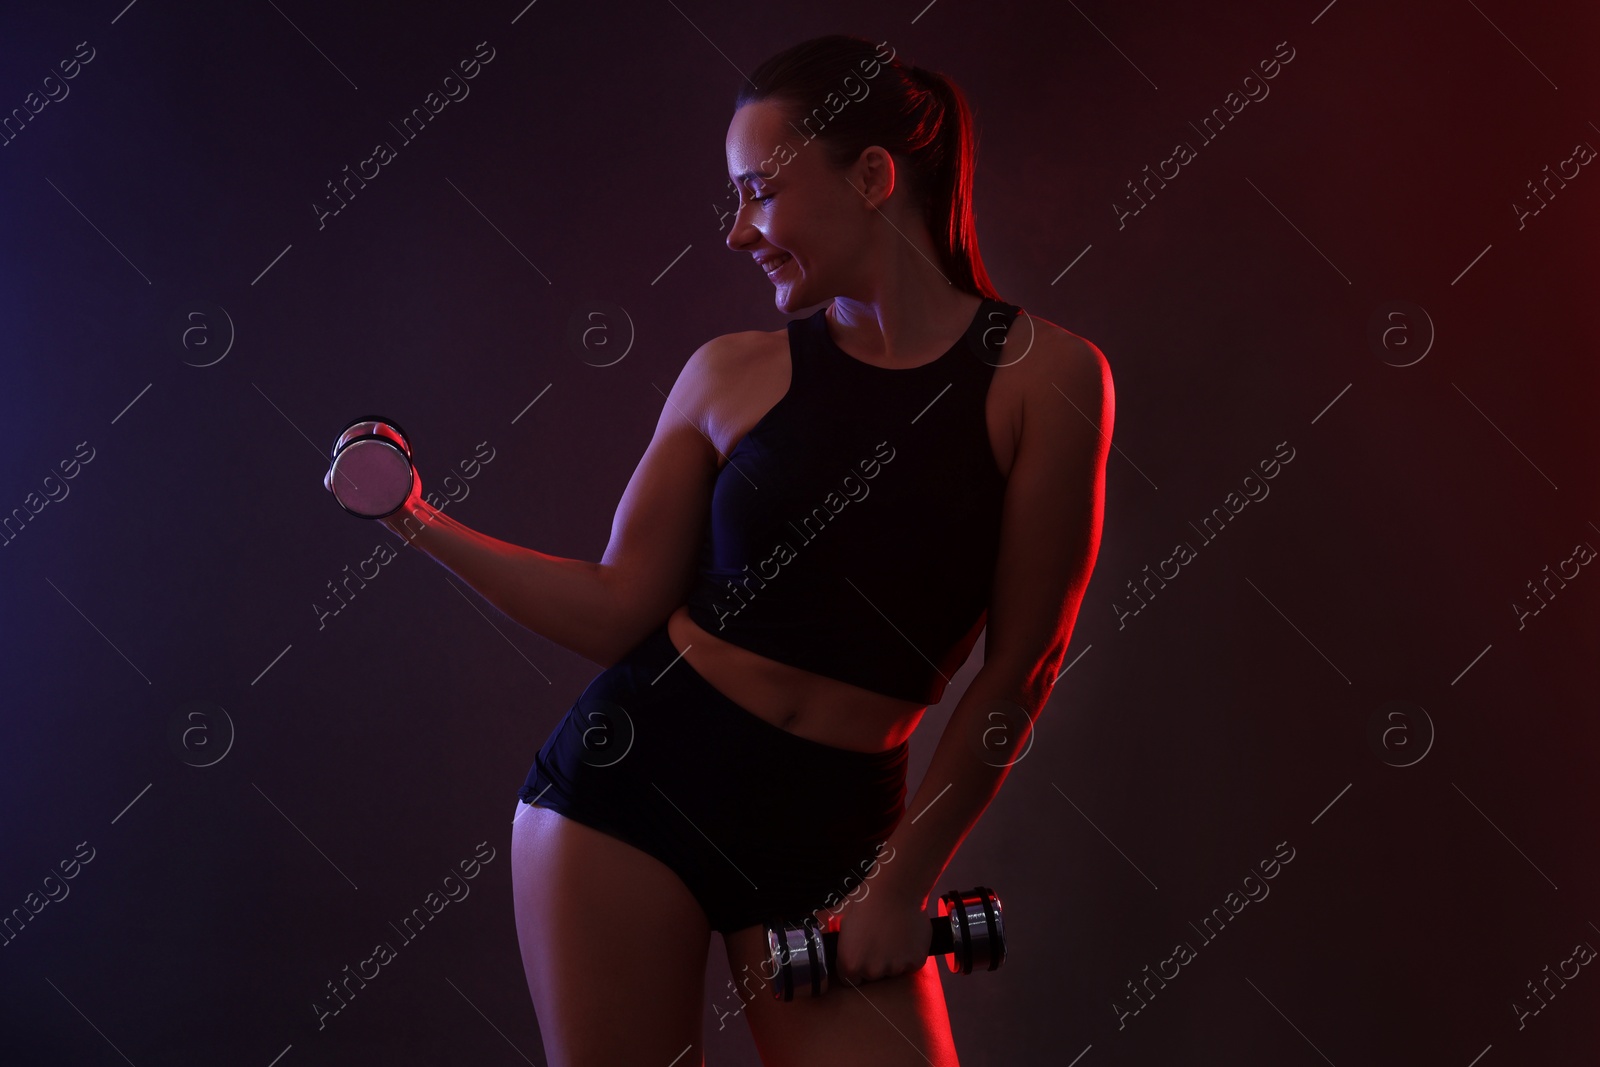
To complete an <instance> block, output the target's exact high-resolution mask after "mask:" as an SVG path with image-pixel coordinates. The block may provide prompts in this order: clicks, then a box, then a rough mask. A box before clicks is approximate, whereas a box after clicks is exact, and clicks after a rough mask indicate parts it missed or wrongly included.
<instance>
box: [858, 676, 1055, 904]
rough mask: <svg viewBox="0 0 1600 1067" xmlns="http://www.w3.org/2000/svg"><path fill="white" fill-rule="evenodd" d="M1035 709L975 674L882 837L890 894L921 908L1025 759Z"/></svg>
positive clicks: (994, 680) (1007, 685)
mask: <svg viewBox="0 0 1600 1067" xmlns="http://www.w3.org/2000/svg"><path fill="white" fill-rule="evenodd" d="M1041 703H1042V699H1041V698H1029V697H1026V696H1024V695H1022V693H1021V692H1020V689H1019V687H1018V686H1017V685H1016V684H1014V682H1013V680H1012V679H1011V678H1010V677H1009V676H1003V675H1002V674H1001V672H999V671H997V670H991V669H990V668H989V667H987V666H985V667H983V668H980V669H979V671H978V674H977V675H976V676H975V677H974V678H973V680H972V683H971V684H970V685H968V686H967V689H966V692H964V693H963V694H962V695H961V699H960V700H959V701H958V702H957V703H956V707H955V710H954V711H953V712H951V714H950V721H949V722H948V723H947V724H946V726H945V729H944V733H943V734H942V735H940V737H939V744H938V747H937V748H935V749H934V753H933V761H932V762H931V763H930V764H929V766H928V770H927V773H926V774H925V775H923V778H922V782H921V784H920V785H919V786H918V787H917V791H916V794H915V795H914V796H913V797H912V798H911V800H910V801H909V802H908V803H907V805H906V815H905V817H904V818H903V819H901V820H900V825H899V826H897V827H896V828H895V830H894V832H893V833H892V834H890V835H889V841H888V843H889V845H890V846H892V847H893V849H894V853H893V856H894V859H893V861H892V862H890V863H887V864H885V865H884V866H883V867H882V871H883V877H884V879H885V883H886V885H885V888H886V889H887V890H888V891H889V892H890V893H891V894H893V895H897V896H899V897H901V898H902V899H904V900H907V901H910V902H912V903H914V904H917V905H918V906H919V907H926V905H927V901H928V898H929V897H930V896H932V895H933V891H934V889H935V887H936V884H937V883H938V880H939V876H940V875H941V874H943V873H944V869H945V867H946V865H948V864H949V862H950V859H951V857H953V856H954V855H955V853H956V850H957V849H958V848H960V846H961V842H962V841H963V840H965V838H966V836H967V834H968V832H969V831H971V829H972V827H973V826H974V825H975V824H976V823H977V821H978V819H979V817H980V816H982V815H983V813H984V810H985V809H986V808H988V806H989V802H990V801H991V800H993V799H994V796H995V794H996V793H998V792H999V790H1000V784H1001V783H1002V782H1003V781H1005V778H1006V775H1007V774H1009V773H1010V768H1011V766H1014V765H1015V761H1016V759H1017V756H1016V755H1015V753H1019V752H1026V751H1027V746H1028V744H1029V743H1030V741H1031V736H1030V734H1031V728H1032V721H1033V719H1034V717H1035V716H1036V715H1037V710H1038V706H1039V704H1041ZM997 712H998V713H999V714H998V715H997V714H996V713H997Z"/></svg>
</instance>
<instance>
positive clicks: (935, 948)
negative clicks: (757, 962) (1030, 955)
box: [767, 886, 1006, 1000]
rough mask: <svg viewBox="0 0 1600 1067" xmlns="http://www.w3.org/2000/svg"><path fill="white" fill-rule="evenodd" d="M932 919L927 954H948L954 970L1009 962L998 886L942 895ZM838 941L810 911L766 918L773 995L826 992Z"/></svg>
mask: <svg viewBox="0 0 1600 1067" xmlns="http://www.w3.org/2000/svg"><path fill="white" fill-rule="evenodd" d="M928 922H929V924H930V926H931V932H932V934H933V937H932V940H931V942H930V943H929V945H928V955H930V956H944V958H945V965H946V966H947V967H949V968H950V972H951V973H952V974H955V973H957V972H959V973H961V974H971V973H972V971H973V969H974V968H976V967H982V968H983V969H984V970H989V971H993V970H997V969H999V967H1000V964H1001V963H1003V962H1005V958H1006V934H1005V925H1004V923H1003V922H1002V921H1001V916H1000V898H999V897H997V896H995V894H994V890H992V889H987V888H985V887H983V886H979V887H978V888H976V889H972V890H969V891H967V892H965V893H963V892H960V891H959V890H954V889H952V890H951V891H950V892H948V893H946V894H945V895H944V896H942V897H940V898H939V917H938V918H935V919H929V920H928ZM838 943H839V933H838V931H836V930H830V931H828V932H826V933H824V932H822V929H821V927H820V926H818V924H817V921H816V919H815V918H813V917H811V916H807V917H806V918H805V919H803V920H801V921H800V922H797V923H792V922H786V923H781V924H777V925H774V924H772V923H768V924H767V965H768V970H769V971H770V972H771V973H772V976H773V978H772V995H773V997H774V998H776V999H778V1000H793V999H794V997H795V993H796V992H799V993H801V994H802V995H809V996H813V997H818V996H821V995H822V994H823V993H826V992H827V991H828V985H829V975H831V974H833V973H834V972H835V971H836V970H837V956H836V952H837V949H838Z"/></svg>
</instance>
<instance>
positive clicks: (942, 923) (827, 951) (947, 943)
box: [822, 915, 956, 974]
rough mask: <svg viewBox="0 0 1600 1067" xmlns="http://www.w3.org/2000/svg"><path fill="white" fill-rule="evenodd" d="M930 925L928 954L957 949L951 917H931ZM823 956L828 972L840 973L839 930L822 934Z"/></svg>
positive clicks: (934, 954) (936, 954)
mask: <svg viewBox="0 0 1600 1067" xmlns="http://www.w3.org/2000/svg"><path fill="white" fill-rule="evenodd" d="M928 925H929V926H930V927H931V932H932V934H933V937H932V939H931V940H930V941H929V943H928V955H930V956H943V955H944V954H946V953H948V952H954V951H955V950H956V941H955V935H954V934H952V933H951V932H950V917H949V916H948V915H941V916H939V917H938V918H936V919H929V920H928ZM822 951H823V954H824V956H823V958H824V959H826V960H827V961H828V973H829V974H838V973H839V969H838V967H837V966H836V964H837V963H838V961H839V931H837V930H829V931H828V932H827V933H825V934H823V935H822Z"/></svg>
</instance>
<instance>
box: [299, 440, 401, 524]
mask: <svg viewBox="0 0 1600 1067" xmlns="http://www.w3.org/2000/svg"><path fill="white" fill-rule="evenodd" d="M415 478H416V469H415V468H414V467H413V466H412V464H411V445H410V443H409V442H408V441H407V440H406V435H405V431H404V430H402V429H400V425H399V423H397V422H395V421H394V420H393V419H389V418H384V417H383V416H381V415H364V416H362V417H361V418H359V419H355V420H353V421H352V422H350V423H349V424H348V425H346V426H345V428H344V429H343V430H342V431H340V433H339V439H338V440H337V441H335V442H334V444H333V462H332V463H331V464H330V465H329V467H328V473H327V474H325V475H323V478H322V484H323V486H324V487H325V488H326V489H327V490H328V491H329V492H331V493H332V494H333V497H334V499H335V500H337V501H338V502H339V506H340V507H342V508H344V509H345V510H346V511H348V512H349V513H350V514H352V515H355V516H357V517H359V518H363V519H381V518H384V517H386V516H388V515H393V514H394V513H395V512H396V511H399V510H400V506H401V505H402V504H404V503H405V502H406V498H407V497H408V496H410V495H411V488H412V485H413V484H414V479H415Z"/></svg>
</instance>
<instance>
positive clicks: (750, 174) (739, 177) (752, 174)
mask: <svg viewBox="0 0 1600 1067" xmlns="http://www.w3.org/2000/svg"><path fill="white" fill-rule="evenodd" d="M777 176H778V175H777V173H776V172H774V173H773V175H772V178H776V177H777ZM751 178H755V179H757V180H759V181H764V182H771V181H772V178H769V177H767V176H766V175H764V174H762V173H761V172H759V171H754V170H747V171H745V172H744V173H742V174H735V175H734V176H733V180H734V181H736V182H739V181H749V180H750V179H751Z"/></svg>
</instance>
